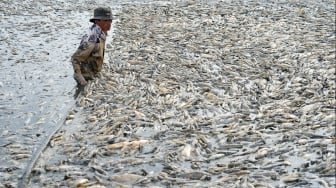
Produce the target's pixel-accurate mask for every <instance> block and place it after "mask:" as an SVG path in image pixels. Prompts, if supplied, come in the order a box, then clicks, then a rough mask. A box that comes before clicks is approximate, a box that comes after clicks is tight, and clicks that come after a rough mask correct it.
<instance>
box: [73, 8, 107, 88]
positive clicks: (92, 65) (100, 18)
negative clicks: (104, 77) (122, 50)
mask: <svg viewBox="0 0 336 188" xmlns="http://www.w3.org/2000/svg"><path fill="white" fill-rule="evenodd" d="M90 22H92V23H93V25H92V26H91V27H90V29H89V30H88V32H87V34H85V35H84V36H83V37H82V40H81V43H80V45H79V47H78V49H77V51H76V52H75V53H74V54H73V56H72V57H71V63H72V65H73V69H74V72H75V73H74V79H75V80H76V81H77V83H78V84H79V85H80V86H85V85H86V84H87V81H88V80H92V79H93V78H94V76H95V75H96V74H97V73H98V72H100V71H101V69H102V66H103V60H104V50H105V41H106V36H107V31H109V30H110V29H111V24H112V13H111V9H110V8H105V7H100V8H96V9H95V10H94V17H93V18H91V19H90Z"/></svg>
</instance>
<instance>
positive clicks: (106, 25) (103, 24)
mask: <svg viewBox="0 0 336 188" xmlns="http://www.w3.org/2000/svg"><path fill="white" fill-rule="evenodd" d="M96 24H97V25H99V26H100V28H101V29H102V30H103V31H104V32H105V33H107V31H109V30H110V29H111V24H112V20H97V21H96Z"/></svg>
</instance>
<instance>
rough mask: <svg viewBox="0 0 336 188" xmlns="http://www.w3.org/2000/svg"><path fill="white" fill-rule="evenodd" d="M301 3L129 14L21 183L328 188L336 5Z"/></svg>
mask: <svg viewBox="0 0 336 188" xmlns="http://www.w3.org/2000/svg"><path fill="white" fill-rule="evenodd" d="M301 2H302V3H295V2H294V1H293V2H292V1H291V2H290V3H289V2H287V1H260V2H254V1H225V0H224V1H209V2H207V3H205V2H203V1H178V2H175V3H174V2H168V3H162V2H161V3H159V2H157V3H152V4H138V5H134V4H133V5H131V4H125V5H123V8H122V9H121V11H120V13H119V14H118V15H117V18H118V20H116V22H117V23H116V25H115V33H114V35H113V41H112V43H111V44H107V52H106V54H108V56H109V62H107V63H106V65H105V67H104V70H103V71H102V73H101V74H100V75H99V76H98V78H97V79H95V80H94V81H92V82H90V83H89V85H88V86H86V88H85V90H84V91H83V92H82V94H81V95H80V96H79V97H78V99H77V105H78V108H74V110H73V111H71V112H70V113H69V115H68V118H67V120H66V122H65V125H64V127H63V128H62V130H61V131H59V132H58V133H57V134H56V135H54V137H53V139H52V140H51V141H50V143H49V144H50V147H48V148H47V149H46V150H45V151H44V152H43V154H42V156H41V158H40V159H39V160H38V162H37V163H36V165H35V167H34V169H33V170H32V173H31V177H30V181H29V187H191V186H194V187H334V186H335V178H334V176H335V168H336V163H335V147H334V146H335V115H334V114H335V109H334V106H335V105H336V104H335V64H334V63H335V62H334V57H335V48H334V47H335V46H334V44H335V33H334V27H333V24H334V23H333V20H334V17H333V16H334V14H333V10H332V7H333V6H331V5H332V4H333V3H334V2H332V1H329V2H324V3H321V2H319V3H320V4H318V3H317V2H314V1H312V2H310V1H301ZM329 5H330V7H328V6H329Z"/></svg>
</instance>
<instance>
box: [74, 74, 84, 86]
mask: <svg viewBox="0 0 336 188" xmlns="http://www.w3.org/2000/svg"><path fill="white" fill-rule="evenodd" d="M74 77H75V79H76V80H77V81H78V82H79V84H80V85H82V86H85V85H86V84H87V81H86V80H85V78H84V77H83V75H82V74H79V73H76V74H75V76H74Z"/></svg>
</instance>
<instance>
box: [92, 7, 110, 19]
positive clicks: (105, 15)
mask: <svg viewBox="0 0 336 188" xmlns="http://www.w3.org/2000/svg"><path fill="white" fill-rule="evenodd" d="M94 20H112V11H111V8H108V7H99V8H96V9H94V11H93V18H91V19H90V22H94Z"/></svg>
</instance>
